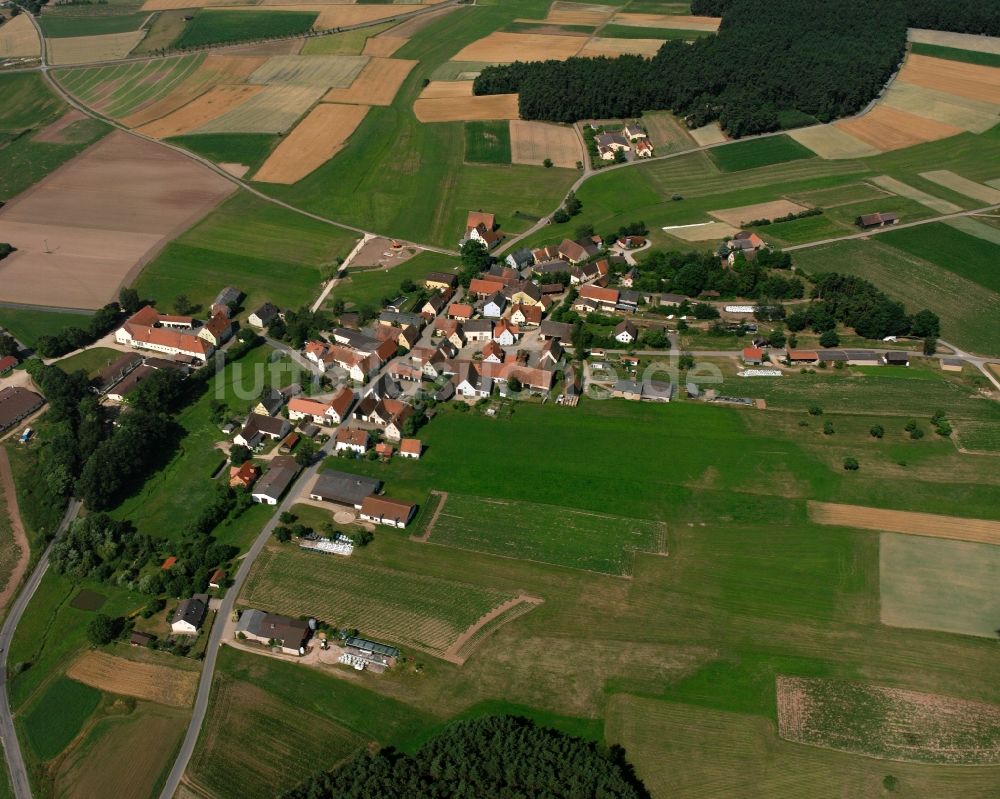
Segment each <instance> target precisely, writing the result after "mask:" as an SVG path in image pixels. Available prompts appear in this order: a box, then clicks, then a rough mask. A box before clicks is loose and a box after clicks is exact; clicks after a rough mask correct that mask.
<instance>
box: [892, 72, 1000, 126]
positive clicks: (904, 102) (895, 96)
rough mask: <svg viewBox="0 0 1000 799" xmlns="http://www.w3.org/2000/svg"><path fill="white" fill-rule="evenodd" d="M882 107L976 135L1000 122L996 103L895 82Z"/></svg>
mask: <svg viewBox="0 0 1000 799" xmlns="http://www.w3.org/2000/svg"><path fill="white" fill-rule="evenodd" d="M879 104H880V105H887V106H890V107H892V108H898V109H899V110H900V111H907V112H909V113H911V114H916V115H917V116H920V117H924V118H926V119H933V120H935V121H936V122H944V123H945V124H947V125H955V126H956V127H959V128H962V129H963V130H968V131H972V132H973V133H982V132H983V131H986V130H989V129H990V128H992V127H993V126H994V125H996V124H997V123H998V122H1000V107H998V106H997V105H995V104H994V103H988V102H986V101H985V100H971V99H969V98H968V97H959V96H958V95H957V94H948V93H947V92H942V91H938V90H936V89H928V88H926V87H924V86H917V85H916V84H913V83H904V82H903V81H900V80H894V81H893V82H892V85H891V86H890V87H889V91H887V92H886V93H885V94H884V95H883V97H882V99H881V100H879Z"/></svg>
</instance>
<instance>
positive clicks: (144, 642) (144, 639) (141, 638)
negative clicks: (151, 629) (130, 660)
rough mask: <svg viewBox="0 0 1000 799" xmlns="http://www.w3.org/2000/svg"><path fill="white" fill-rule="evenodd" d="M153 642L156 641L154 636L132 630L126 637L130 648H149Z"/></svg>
mask: <svg viewBox="0 0 1000 799" xmlns="http://www.w3.org/2000/svg"><path fill="white" fill-rule="evenodd" d="M155 640H156V636H155V635H150V634H149V633H140V632H138V631H136V630H133V631H132V633H131V634H130V635H129V637H128V642H129V643H130V644H131V645H132V646H150V645H151V644H152V643H153V641H155Z"/></svg>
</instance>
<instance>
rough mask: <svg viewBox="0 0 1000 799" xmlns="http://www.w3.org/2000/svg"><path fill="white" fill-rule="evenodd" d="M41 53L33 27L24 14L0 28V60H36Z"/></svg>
mask: <svg viewBox="0 0 1000 799" xmlns="http://www.w3.org/2000/svg"><path fill="white" fill-rule="evenodd" d="M41 52H42V46H41V44H40V43H39V41H38V34H37V33H36V32H35V26H34V25H32V24H31V20H30V19H29V18H28V16H27V15H26V14H19V15H18V16H16V17H14V19H12V20H10V21H9V22H5V23H3V25H2V26H0V58H37V57H38V56H39V55H41Z"/></svg>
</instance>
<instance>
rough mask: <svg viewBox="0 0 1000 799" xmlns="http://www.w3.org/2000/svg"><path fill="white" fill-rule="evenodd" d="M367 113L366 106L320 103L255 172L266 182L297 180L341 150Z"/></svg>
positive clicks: (290, 181)
mask: <svg viewBox="0 0 1000 799" xmlns="http://www.w3.org/2000/svg"><path fill="white" fill-rule="evenodd" d="M367 113H368V106H366V105H336V104H332V103H331V104H326V103H324V104H321V105H318V106H316V107H315V108H314V109H313V110H312V111H310V112H309V116H307V117H306V118H305V119H304V120H302V122H300V123H299V124H298V125H296V127H295V129H294V130H293V131H292V132H291V133H290V134H288V136H286V137H285V138H284V140H283V141H282V142H281V144H279V145H278V146H277V148H276V149H275V151H274V152H273V153H271V155H270V156H269V157H268V159H267V160H266V161H265V162H264V165H263V166H262V167H261V168H260V169H259V170H258V171H257V174H256V175H254V180H259V181H263V182H265V183H296V182H297V181H299V180H302V178H304V177H305V176H306V175H308V174H309V173H310V172H312V171H313V170H314V169H316V168H317V167H319V166H322V165H323V164H325V163H326V162H327V161H329V160H330V159H331V158H333V156H334V155H336V154H337V153H338V152H340V150H341V149H343V147H344V143H345V142H346V141H347V139H348V138H349V137H350V135H351V134H352V133H354V131H355V129H356V128H357V127H358V125H360V124H361V120H362V119H364V118H365V114H367Z"/></svg>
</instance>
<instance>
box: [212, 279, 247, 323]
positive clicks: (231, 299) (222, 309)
mask: <svg viewBox="0 0 1000 799" xmlns="http://www.w3.org/2000/svg"><path fill="white" fill-rule="evenodd" d="M242 299H243V292H242V291H240V290H239V289H238V288H235V287H234V286H226V287H225V288H224V289H222V291H220V292H219V293H218V294H216V295H215V299H214V300H212V313H213V314H216V313H223V314H225V315H226V316H229V313H230V311H231V309H232V308H234V307H235V306H236V305H238V304H239V302H240V300H242Z"/></svg>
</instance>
